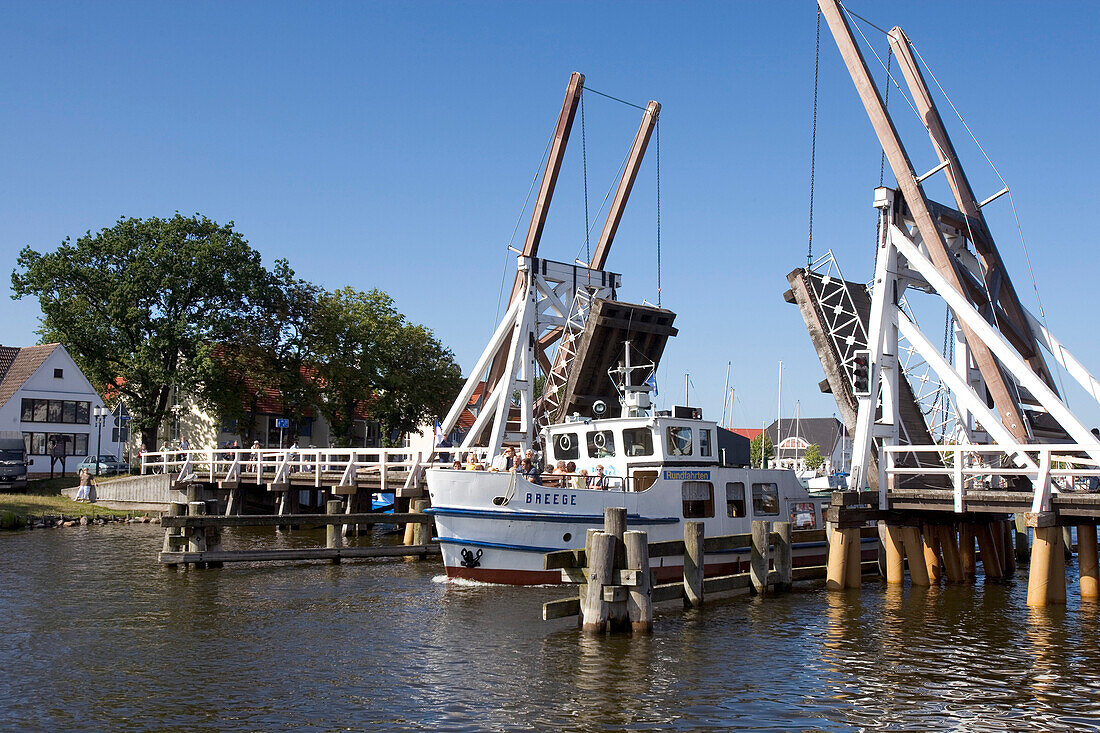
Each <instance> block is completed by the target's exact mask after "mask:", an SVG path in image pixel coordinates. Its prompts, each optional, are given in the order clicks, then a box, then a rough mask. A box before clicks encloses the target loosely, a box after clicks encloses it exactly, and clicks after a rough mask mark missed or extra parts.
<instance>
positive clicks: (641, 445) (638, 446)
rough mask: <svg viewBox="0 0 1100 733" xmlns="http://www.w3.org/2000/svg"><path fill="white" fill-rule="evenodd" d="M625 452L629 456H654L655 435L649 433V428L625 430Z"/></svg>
mask: <svg viewBox="0 0 1100 733" xmlns="http://www.w3.org/2000/svg"><path fill="white" fill-rule="evenodd" d="M623 450H625V451H626V454H627V455H628V456H651V455H653V433H651V432H649V428H627V429H625V430H623Z"/></svg>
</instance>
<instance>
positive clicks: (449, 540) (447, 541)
mask: <svg viewBox="0 0 1100 733" xmlns="http://www.w3.org/2000/svg"><path fill="white" fill-rule="evenodd" d="M864 542H867V540H864ZM439 543H440V544H441V545H466V546H469V547H492V548H495V549H498V550H515V551H517V552H541V553H544V554H545V553H547V552H559V551H561V550H564V549H575V548H565V547H534V546H532V545H513V544H509V543H507V542H486V541H484V540H463V539H459V538H457V537H440V538H439ZM825 546H826V543H824V542H795V543H793V545H792V549H795V550H808V549H814V548H817V547H825ZM749 552H750V548H749V547H734V548H731V549H729V550H719V551H717V552H715V551H713V550H712V551H710V552H707V553H706V554H708V555H733V554H737V555H747V554H749Z"/></svg>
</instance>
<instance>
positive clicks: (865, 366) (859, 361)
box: [852, 349, 871, 397]
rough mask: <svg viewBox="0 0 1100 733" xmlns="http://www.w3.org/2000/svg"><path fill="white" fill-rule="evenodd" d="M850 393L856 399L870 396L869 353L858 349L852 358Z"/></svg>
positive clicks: (866, 350)
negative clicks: (852, 393)
mask: <svg viewBox="0 0 1100 733" xmlns="http://www.w3.org/2000/svg"><path fill="white" fill-rule="evenodd" d="M852 391H853V392H855V395H856V397H869V396H870V394H871V352H870V351H869V350H868V349H859V350H858V351H856V354H855V356H854V357H853V358H852Z"/></svg>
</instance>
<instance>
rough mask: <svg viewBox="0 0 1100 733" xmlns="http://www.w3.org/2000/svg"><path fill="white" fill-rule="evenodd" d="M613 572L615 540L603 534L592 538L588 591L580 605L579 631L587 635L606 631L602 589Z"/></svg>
mask: <svg viewBox="0 0 1100 733" xmlns="http://www.w3.org/2000/svg"><path fill="white" fill-rule="evenodd" d="M614 572H615V538H614V537H613V536H611V535H609V534H606V533H604V532H596V533H595V534H593V536H592V552H591V554H589V555H588V589H587V591H588V592H587V593H586V594H585V596H584V602H583V603H582V604H581V616H582V623H581V629H583V630H584V632H585V633H587V634H602V633H603V632H604V631H605V630H606V629H607V618H608V607H607V602H606V601H604V599H603V589H604V586H605V585H609V584H610V583H611V580H612V575H613V574H614Z"/></svg>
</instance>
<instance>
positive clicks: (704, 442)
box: [699, 430, 710, 456]
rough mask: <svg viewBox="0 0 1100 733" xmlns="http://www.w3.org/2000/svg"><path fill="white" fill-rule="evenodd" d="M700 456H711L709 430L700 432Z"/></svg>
mask: <svg viewBox="0 0 1100 733" xmlns="http://www.w3.org/2000/svg"><path fill="white" fill-rule="evenodd" d="M699 455H701V456H709V455H710V431H709V430H700V431H699Z"/></svg>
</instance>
